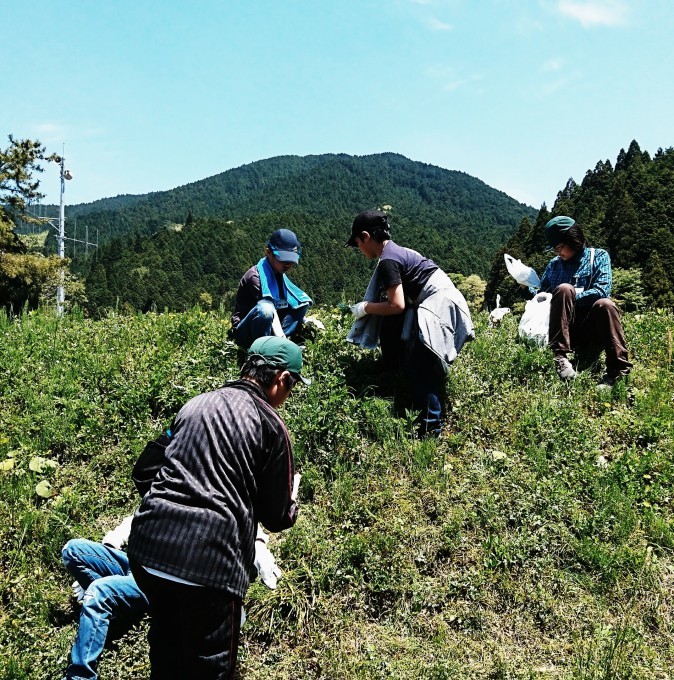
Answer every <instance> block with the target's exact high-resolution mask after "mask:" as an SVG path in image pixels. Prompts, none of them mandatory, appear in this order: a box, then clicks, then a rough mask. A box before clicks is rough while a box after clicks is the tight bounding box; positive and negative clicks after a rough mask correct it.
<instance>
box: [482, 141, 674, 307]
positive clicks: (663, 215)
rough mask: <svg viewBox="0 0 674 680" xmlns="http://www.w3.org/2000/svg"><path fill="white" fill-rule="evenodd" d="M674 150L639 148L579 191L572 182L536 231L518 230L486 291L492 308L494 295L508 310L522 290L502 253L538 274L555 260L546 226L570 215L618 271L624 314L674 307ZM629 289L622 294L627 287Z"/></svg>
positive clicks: (595, 173)
mask: <svg viewBox="0 0 674 680" xmlns="http://www.w3.org/2000/svg"><path fill="white" fill-rule="evenodd" d="M672 196H674V148H671V147H670V148H668V149H665V150H664V151H663V150H662V149H658V151H657V152H656V154H655V155H654V156H653V158H651V157H650V155H649V154H648V152H645V151H644V152H642V151H641V149H640V148H639V145H638V144H637V142H636V141H633V142H632V143H631V144H630V146H629V149H628V150H627V151H625V150H624V149H622V150H621V151H620V153H619V154H618V158H617V160H616V163H615V167H614V166H612V165H611V163H610V162H609V161H608V160H606V161H600V162H598V163H597V165H596V166H595V168H594V170H588V171H587V173H586V174H585V177H584V178H583V181H582V182H581V183H580V184H577V183H576V182H574V180H573V179H570V180H569V181H568V182H567V185H566V187H565V188H564V189H563V190H562V191H560V192H559V193H558V194H557V199H556V200H555V204H554V206H553V208H552V211H548V209H547V207H546V206H545V205H543V206H542V207H541V209H540V211H539V214H538V216H537V218H536V220H535V222H534V223H533V224H532V223H531V222H530V220H529V219H526V218H525V219H524V220H522V222H521V223H520V226H519V228H518V230H517V231H516V232H515V234H513V236H512V237H511V238H510V239H509V241H508V243H507V244H506V246H505V248H504V249H501V250H499V251H498V253H497V255H496V257H495V259H494V263H493V266H492V271H491V275H490V278H489V284H488V287H487V291H486V296H487V301H488V302H489V304H491V305H492V306H493V304H494V299H495V297H496V293H500V294H501V296H502V297H503V298H504V300H505V301H506V303H508V304H510V303H512V302H513V301H514V300H515V299H517V284H515V283H514V282H513V281H512V279H510V278H509V277H508V275H507V272H506V269H505V265H504V263H503V253H504V252H508V253H510V254H511V255H513V256H514V257H517V258H520V259H522V260H523V261H526V262H527V264H529V265H530V266H533V267H534V268H535V269H536V270H537V271H538V272H539V274H542V273H543V268H544V267H545V264H546V263H547V261H548V260H549V259H550V257H551V254H550V253H549V252H546V250H545V246H546V243H545V240H544V234H543V230H544V226H545V223H546V222H547V221H548V220H549V219H550V218H551V217H553V216H555V215H570V216H571V217H573V218H574V219H575V220H576V221H577V222H578V223H579V224H580V225H581V226H582V227H583V231H584V232H585V234H586V236H587V237H588V240H589V241H590V243H591V245H593V246H597V247H600V248H606V249H607V250H608V251H609V253H610V255H611V259H612V262H613V266H614V267H615V268H616V270H618V271H619V272H620V271H621V270H622V271H625V272H630V274H629V275H628V274H621V273H619V274H618V276H617V277H616V286H615V292H614V296H615V297H616V298H617V299H618V301H620V302H622V303H623V307H624V308H626V309H634V308H639V307H641V306H643V305H644V304H648V305H652V306H656V307H672V306H674V255H673V253H674V200H673V198H672ZM623 286H624V288H623Z"/></svg>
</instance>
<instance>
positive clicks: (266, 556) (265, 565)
mask: <svg viewBox="0 0 674 680" xmlns="http://www.w3.org/2000/svg"><path fill="white" fill-rule="evenodd" d="M255 568H256V569H257V574H258V576H259V577H260V580H261V581H262V583H264V584H265V585H266V586H267V588H269V589H270V590H274V589H275V588H276V586H277V585H278V580H279V579H280V578H281V576H282V575H283V572H282V571H281V570H280V569H279V568H278V565H277V564H276V558H275V557H274V556H273V555H272V554H271V550H269V548H268V547H267V544H266V543H265V542H264V541H262V540H260V539H258V540H256V541H255Z"/></svg>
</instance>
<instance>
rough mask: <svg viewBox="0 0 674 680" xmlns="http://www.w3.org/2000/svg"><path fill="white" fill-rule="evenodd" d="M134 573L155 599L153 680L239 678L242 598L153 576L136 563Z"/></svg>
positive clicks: (152, 602)
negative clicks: (237, 656) (237, 676)
mask: <svg viewBox="0 0 674 680" xmlns="http://www.w3.org/2000/svg"><path fill="white" fill-rule="evenodd" d="M131 571H132V572H133V576H134V578H135V579H136V583H137V584H138V585H139V586H140V589H141V590H142V591H143V592H144V593H145V595H146V597H147V599H148V601H149V603H150V617H151V618H150V632H149V633H148V642H149V643H150V666H151V670H150V680H191V679H192V678H194V680H197V679H198V680H216V679H217V680H224V679H225V678H232V677H234V672H235V669H236V655H237V651H238V648H239V627H240V624H241V600H239V599H238V598H236V597H234V596H232V595H230V594H229V593H227V592H225V591H223V590H216V589H215V588H205V587H201V586H191V585H186V584H183V583H176V582H175V581H170V580H168V579H165V578H161V577H159V576H154V575H153V574H150V573H149V572H147V571H146V570H145V569H143V567H141V566H140V565H138V564H136V563H134V562H133V561H132V562H131Z"/></svg>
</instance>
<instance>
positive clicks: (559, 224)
mask: <svg viewBox="0 0 674 680" xmlns="http://www.w3.org/2000/svg"><path fill="white" fill-rule="evenodd" d="M575 223H576V220H574V219H573V217H566V216H565V215H560V216H559V217H553V218H552V219H551V220H550V221H549V222H548V223H547V224H546V225H545V237H546V238H547V239H548V243H549V244H550V245H551V246H552V247H553V248H554V247H555V246H557V245H559V244H560V243H561V242H562V239H563V238H564V234H565V233H566V232H567V231H569V229H571V227H572V226H573V225H574V224H575Z"/></svg>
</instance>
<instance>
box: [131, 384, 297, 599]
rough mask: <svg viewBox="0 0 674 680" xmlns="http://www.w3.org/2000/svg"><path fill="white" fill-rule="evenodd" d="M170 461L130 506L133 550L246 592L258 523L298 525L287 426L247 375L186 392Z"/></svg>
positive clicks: (148, 560) (179, 572)
mask: <svg viewBox="0 0 674 680" xmlns="http://www.w3.org/2000/svg"><path fill="white" fill-rule="evenodd" d="M172 429H173V436H172V438H171V443H170V444H169V445H168V446H167V448H166V463H165V464H164V465H163V467H162V468H161V469H160V471H159V472H158V473H157V476H156V477H155V479H154V481H153V483H152V487H151V488H150V491H149V492H148V493H147V494H146V495H145V497H144V498H143V501H142V503H141V505H140V508H139V509H138V511H137V512H136V515H135V517H134V520H133V525H132V528H131V536H130V538H129V548H128V554H129V556H130V557H131V558H132V559H133V560H135V561H136V562H138V563H139V564H142V565H143V566H145V567H150V568H151V569H157V570H159V571H161V572H163V573H165V574H170V575H172V576H175V577H178V578H180V579H183V580H186V581H190V582H192V583H195V584H199V585H204V586H209V587H213V588H217V589H221V590H226V591H228V592H230V593H232V594H233V595H235V596H237V597H240V598H243V596H244V595H245V593H246V590H247V589H248V583H249V578H250V573H251V570H252V569H253V560H254V556H255V533H256V527H257V523H258V522H261V523H262V524H263V526H265V527H266V528H267V529H269V530H270V531H281V530H282V529H287V528H289V527H291V526H292V525H293V524H294V523H295V519H296V516H297V505H296V504H295V502H294V501H293V500H292V499H291V494H292V487H293V475H294V464H293V457H292V449H291V446H290V440H289V438H288V432H287V430H286V428H285V425H284V424H283V421H282V420H281V418H280V417H279V416H278V414H277V413H276V411H275V410H274V409H273V408H272V407H271V406H270V405H269V404H268V403H267V401H266V399H265V396H264V392H263V391H262V389H260V387H258V386H257V385H256V384H255V383H252V382H250V381H246V380H240V381H237V382H233V383H229V384H228V385H226V386H225V387H223V388H221V389H219V390H215V391H214V392H208V393H206V394H201V395H199V396H197V397H195V398H194V399H191V400H190V401H189V402H187V404H185V406H183V408H182V409H180V411H179V413H178V415H177V416H176V418H175V421H174V425H173V428H172Z"/></svg>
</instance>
